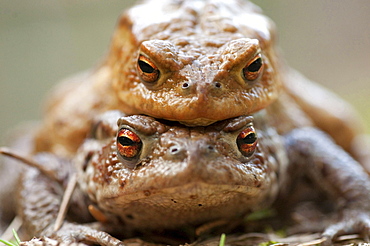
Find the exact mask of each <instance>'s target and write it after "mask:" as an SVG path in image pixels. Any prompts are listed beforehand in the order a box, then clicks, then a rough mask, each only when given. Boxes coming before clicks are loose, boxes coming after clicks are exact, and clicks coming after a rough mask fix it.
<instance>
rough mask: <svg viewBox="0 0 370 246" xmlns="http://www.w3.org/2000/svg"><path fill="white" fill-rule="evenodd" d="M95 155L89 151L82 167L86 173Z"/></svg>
mask: <svg viewBox="0 0 370 246" xmlns="http://www.w3.org/2000/svg"><path fill="white" fill-rule="evenodd" d="M93 155H94V152H92V151H89V153H87V155H86V157H85V160H84V163H83V165H82V170H83V171H84V172H85V171H86V168H87V165H88V164H89V162H90V160H91V158H92V157H93Z"/></svg>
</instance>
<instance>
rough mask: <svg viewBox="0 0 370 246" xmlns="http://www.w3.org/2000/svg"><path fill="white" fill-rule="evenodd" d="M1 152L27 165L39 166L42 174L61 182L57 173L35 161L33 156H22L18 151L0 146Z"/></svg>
mask: <svg viewBox="0 0 370 246" xmlns="http://www.w3.org/2000/svg"><path fill="white" fill-rule="evenodd" d="M0 154H3V155H5V156H8V157H10V158H13V159H15V160H18V161H20V162H21V163H24V164H26V165H27V166H30V167H34V168H37V169H38V170H39V171H40V172H41V173H42V174H44V175H46V176H47V177H49V178H51V179H52V180H54V181H57V182H60V180H59V178H58V177H57V175H56V173H55V172H53V171H52V170H50V169H47V168H46V167H45V166H43V165H41V164H39V163H37V162H35V161H34V160H33V159H32V158H31V157H25V156H21V155H19V154H17V153H14V152H13V151H12V150H11V149H9V148H7V147H1V148H0Z"/></svg>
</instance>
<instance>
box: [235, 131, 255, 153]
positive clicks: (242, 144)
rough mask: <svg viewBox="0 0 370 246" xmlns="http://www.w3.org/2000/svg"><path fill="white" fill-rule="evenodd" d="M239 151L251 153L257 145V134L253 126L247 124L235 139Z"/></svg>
mask: <svg viewBox="0 0 370 246" xmlns="http://www.w3.org/2000/svg"><path fill="white" fill-rule="evenodd" d="M236 143H237V145H238V148H239V151H240V152H241V153H242V154H243V155H244V156H245V157H250V156H251V155H253V153H254V151H255V150H256V147H257V134H256V131H255V130H254V127H253V126H249V127H247V128H245V129H244V130H243V131H241V132H240V133H239V135H238V137H237V139H236Z"/></svg>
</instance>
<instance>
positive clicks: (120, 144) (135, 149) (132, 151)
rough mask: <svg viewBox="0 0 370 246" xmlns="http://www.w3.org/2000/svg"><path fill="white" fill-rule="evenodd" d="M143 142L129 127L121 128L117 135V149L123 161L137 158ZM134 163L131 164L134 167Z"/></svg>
mask: <svg viewBox="0 0 370 246" xmlns="http://www.w3.org/2000/svg"><path fill="white" fill-rule="evenodd" d="M142 146H143V143H142V141H141V139H140V137H139V136H138V135H137V134H136V133H134V132H133V131H131V130H129V129H125V128H124V129H121V130H119V132H118V135H117V150H118V153H119V155H120V156H121V157H122V158H123V160H125V161H131V162H135V161H137V160H138V158H139V155H140V151H141V148H142ZM134 165H135V163H134V164H133V167H134Z"/></svg>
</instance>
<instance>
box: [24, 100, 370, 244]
mask: <svg viewBox="0 0 370 246" xmlns="http://www.w3.org/2000/svg"><path fill="white" fill-rule="evenodd" d="M281 108H282V107H278V110H275V109H274V110H273V111H271V112H269V111H268V110H263V111H261V112H260V113H258V114H256V115H255V116H254V117H251V116H241V117H237V118H234V119H230V120H225V121H221V122H218V123H214V124H212V125H210V126H207V127H194V128H189V127H186V126H183V125H180V124H177V123H171V122H160V121H157V120H155V119H153V118H151V117H147V116H142V115H134V116H125V117H122V118H120V119H119V120H118V127H117V124H115V123H114V122H115V121H116V119H117V118H119V117H120V116H121V115H122V113H120V112H118V111H112V112H107V113H105V114H103V115H101V116H100V117H99V118H98V119H97V120H96V123H95V126H94V127H93V128H92V129H93V131H92V132H91V137H90V138H89V139H87V140H86V141H85V142H84V143H83V144H82V145H81V147H80V148H79V151H78V154H77V156H76V158H75V159H74V161H73V162H72V163H71V162H65V161H63V160H62V159H60V158H57V157H55V156H54V155H52V154H38V155H36V157H35V158H36V160H37V161H38V162H39V163H41V164H43V165H47V166H48V168H49V169H55V171H56V172H58V174H59V175H58V177H59V179H60V181H59V183H56V182H53V181H51V180H50V179H49V178H47V177H45V176H44V175H42V174H40V173H39V172H38V171H37V170H35V169H32V170H29V171H27V172H24V175H23V178H22V180H21V183H20V185H21V189H20V190H19V191H20V192H19V198H20V199H19V200H18V203H19V207H18V214H19V215H20V216H21V217H22V219H23V223H24V225H23V226H24V228H25V229H26V231H27V233H28V235H29V236H30V237H32V236H38V237H40V236H48V237H51V238H54V239H57V240H59V241H62V242H65V243H71V242H88V243H95V244H100V245H109V246H113V245H118V244H121V241H120V240H119V239H123V238H125V237H130V236H131V235H133V233H135V232H141V233H144V234H150V232H153V231H158V230H167V229H171V230H176V229H178V228H182V229H183V228H184V227H187V228H188V230H187V231H189V228H193V229H195V228H196V227H198V226H201V225H203V224H205V223H212V222H216V221H220V220H222V221H235V220H238V219H240V218H242V217H243V216H245V215H248V214H249V213H251V212H253V211H258V210H260V209H263V208H269V207H270V206H271V205H272V204H273V203H274V202H276V201H280V202H281V203H282V204H285V203H287V202H288V201H290V197H291V196H293V194H291V190H294V189H293V188H294V187H295V186H296V184H297V182H299V180H301V179H302V178H303V177H306V178H309V179H310V180H311V181H312V182H313V183H314V184H315V185H317V186H319V187H321V188H322V190H323V191H325V192H326V193H327V195H328V197H330V198H331V199H332V201H333V203H334V205H335V204H337V213H338V214H339V215H340V216H338V217H336V218H335V219H336V220H334V221H333V223H332V225H331V226H329V227H328V228H327V229H326V230H325V231H324V233H323V236H326V237H328V238H329V240H328V242H329V243H330V242H331V241H330V238H334V237H335V236H337V235H340V234H343V233H344V234H345V233H363V234H365V235H368V234H369V228H370V216H369V211H370V195H369V194H370V179H369V176H368V175H367V174H366V173H365V171H364V170H363V168H362V167H361V165H360V164H359V163H357V162H356V161H355V160H353V158H352V157H351V156H349V155H348V154H347V153H346V152H345V151H344V150H343V149H341V148H340V147H339V146H337V145H336V144H335V143H334V142H333V141H332V140H331V139H330V138H329V137H327V136H326V135H325V134H324V133H323V132H321V131H319V130H317V129H315V128H312V127H297V126H294V127H293V126H291V129H290V130H288V129H285V130H284V131H287V133H286V134H284V135H281V134H279V133H278V132H279V131H283V130H282V129H280V128H281V126H284V127H286V126H287V124H283V123H285V122H284V119H287V118H288V116H287V115H285V116H286V117H283V118H282V119H281V121H274V120H272V119H271V120H270V118H269V117H270V116H269V115H272V116H274V115H275V114H278V115H284V114H285V112H283V111H279V109H281ZM273 118H274V119H276V117H273ZM266 119H269V120H268V121H266ZM297 124H298V123H297ZM251 126H253V127H254V129H255V132H256V134H257V140H256V141H255V142H256V143H257V144H256V145H253V146H254V147H253V148H252V150H253V151H251V152H248V153H249V154H248V155H244V154H243V153H242V152H241V149H240V145H239V144H238V142H237V139H238V136H240V133H241V132H243V131H244V130H245V129H250V127H251ZM121 129H129V130H130V131H132V132H134V133H135V134H136V135H137V136H138V137H139V138H140V139H141V141H142V145H141V148H140V151H139V152H137V155H136V157H135V158H133V159H124V158H123V157H122V155H121V152H119V151H118V148H117V146H118V144H119V141H118V136H119V134H118V135H117V133H116V132H120V131H121ZM343 170H345V172H343ZM74 172H77V173H78V175H79V176H78V177H79V178H78V184H79V185H78V188H77V190H76V191H75V194H74V197H73V199H72V202H71V206H70V207H71V209H70V211H69V213H68V215H67V219H66V221H65V222H64V224H63V226H62V227H61V228H60V229H59V230H58V231H53V229H52V228H53V224H54V222H55V218H56V215H57V211H58V207H59V205H60V202H61V197H62V193H63V187H65V185H66V183H67V181H68V176H69V175H70V174H71V173H74ZM298 192H300V191H298ZM281 199H283V200H281ZM88 205H92V206H93V208H94V209H93V210H94V211H95V212H94V211H93V212H92V214H93V215H94V217H95V219H96V220H97V222H94V219H93V218H92V217H91V216H90V215H89V214H88V213H87V206H88ZM285 209H286V208H285ZM90 211H92V210H91V209H90ZM76 222H77V223H76ZM182 229H181V230H182ZM108 233H110V234H112V235H114V236H116V237H118V238H119V239H117V238H114V237H112V236H111V235H110V234H108Z"/></svg>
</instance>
